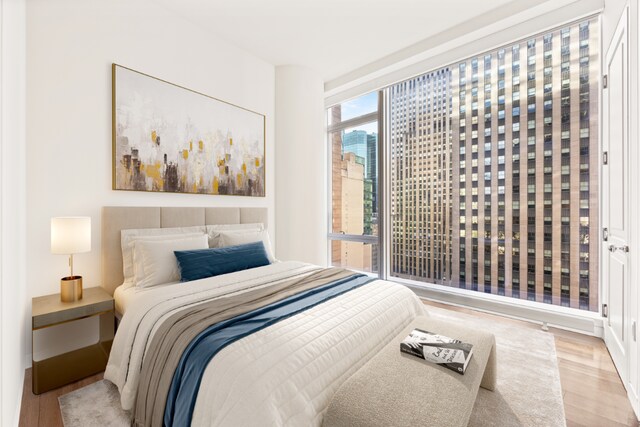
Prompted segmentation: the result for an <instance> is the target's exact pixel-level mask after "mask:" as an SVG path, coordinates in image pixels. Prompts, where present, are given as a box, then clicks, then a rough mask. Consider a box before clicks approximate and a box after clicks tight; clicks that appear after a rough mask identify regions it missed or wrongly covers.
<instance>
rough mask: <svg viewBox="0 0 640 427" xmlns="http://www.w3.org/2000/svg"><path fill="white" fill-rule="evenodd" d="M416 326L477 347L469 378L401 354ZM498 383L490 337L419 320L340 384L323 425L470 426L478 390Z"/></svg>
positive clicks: (426, 320)
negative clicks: (402, 345)
mask: <svg viewBox="0 0 640 427" xmlns="http://www.w3.org/2000/svg"><path fill="white" fill-rule="evenodd" d="M414 328H420V329H423V330H427V331H429V332H434V333H438V334H442V335H446V336H448V337H451V338H456V339H459V340H461V341H464V342H468V343H471V344H473V356H472V358H471V360H470V361H469V365H468V366H467V370H466V372H465V374H464V375H460V374H458V373H457V372H454V371H452V370H450V369H447V368H445V367H442V366H438V365H434V364H430V363H428V362H425V361H423V360H420V359H418V358H416V357H414V356H411V355H407V354H404V353H401V352H400V342H401V341H402V340H403V339H404V338H405V337H406V336H407V335H408V334H409V332H411V331H412V330H413V329H414ZM495 385H496V350H495V337H494V336H493V335H492V334H490V333H487V332H484V331H479V330H475V329H472V328H468V327H465V326H463V325H459V324H452V323H450V322H444V321H441V320H436V319H432V318H430V317H427V316H420V317H418V318H416V319H415V320H414V321H413V322H412V323H411V324H410V325H409V326H407V327H406V328H405V329H404V330H403V331H402V333H400V334H398V335H397V336H396V337H395V338H394V339H393V340H392V341H391V342H390V343H389V344H388V345H387V346H385V347H384V348H383V349H382V350H381V351H380V353H378V354H377V355H375V356H374V357H373V358H372V359H371V360H370V361H369V362H367V363H366V364H365V365H364V366H362V368H360V369H359V370H358V371H357V372H356V373H355V374H353V375H352V376H351V377H350V378H349V379H347V380H346V381H345V382H344V383H343V384H342V385H341V386H340V388H339V389H338V391H337V392H336V394H335V395H334V397H333V399H332V401H331V403H330V404H329V408H328V409H327V412H326V413H325V416H324V420H323V426H324V427H347V426H349V427H358V426H362V427H365V426H366V427H373V426H385V427H389V426H412V425H413V426H443V427H444V426H446V427H455V426H460V427H462V426H466V425H467V424H468V423H469V417H470V416H471V411H472V409H473V405H474V402H475V400H476V396H477V394H478V387H483V388H486V389H488V390H494V389H495Z"/></svg>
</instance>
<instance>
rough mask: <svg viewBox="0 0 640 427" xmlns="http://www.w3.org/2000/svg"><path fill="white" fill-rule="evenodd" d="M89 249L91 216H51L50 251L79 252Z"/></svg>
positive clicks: (66, 253)
mask: <svg viewBox="0 0 640 427" xmlns="http://www.w3.org/2000/svg"><path fill="white" fill-rule="evenodd" d="M90 250H91V218H90V217H88V216H73V217H57V218H51V253H54V254H65V255H71V254H79V253H82V252H89V251H90Z"/></svg>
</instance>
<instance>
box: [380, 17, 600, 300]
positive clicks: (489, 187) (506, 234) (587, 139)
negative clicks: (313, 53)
mask: <svg viewBox="0 0 640 427" xmlns="http://www.w3.org/2000/svg"><path fill="white" fill-rule="evenodd" d="M597 25H598V23H597V21H596V20H587V21H584V22H580V23H577V24H573V25H569V26H566V27H564V28H560V29H557V30H553V31H549V32H547V33H544V34H541V35H538V36H536V37H531V38H529V39H527V40H523V41H521V42H519V43H514V44H513V45H510V46H505V47H503V48H500V49H496V50H494V51H491V52H487V53H486V54H484V55H481V56H477V57H473V58H469V59H468V60H466V61H462V62H460V63H457V64H455V65H453V66H451V67H446V68H443V69H440V70H437V71H434V72H431V73H427V74H424V75H422V76H419V77H416V78H414V79H411V80H409V81H405V82H402V83H399V84H396V85H394V86H392V87H391V88H390V89H389V103H390V114H391V117H390V147H389V148H390V154H391V157H390V173H391V177H390V181H391V194H390V203H391V219H390V221H391V274H392V275H394V276H399V277H405V278H410V279H414V280H422V281H427V282H434V283H440V284H445V285H450V286H456V287H460V288H465V289H471V290H477V291H481V292H486V293H493V294H498V295H505V296H510V297H514V298H522V299H528V300H532V301H539V302H545V303H550V304H555V305H563V306H567V307H573V308H580V309H586V310H597V304H598V286H597V274H598V245H597V244H596V243H595V242H597V239H593V241H591V239H590V236H591V235H593V236H595V235H597V233H598V120H597V116H598V69H599V63H598V61H599V52H598V45H599V40H598V35H599V31H598V28H597Z"/></svg>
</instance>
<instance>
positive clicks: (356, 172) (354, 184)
mask: <svg viewBox="0 0 640 427" xmlns="http://www.w3.org/2000/svg"><path fill="white" fill-rule="evenodd" d="M340 170H341V181H342V182H341V185H340V188H341V200H342V203H343V207H342V211H341V218H340V222H341V224H342V228H343V232H344V233H345V234H355V235H362V234H363V232H364V229H365V226H366V225H365V224H366V216H365V213H366V209H365V204H366V197H365V196H366V191H367V187H369V193H370V191H371V183H370V182H369V184H368V185H367V184H366V182H367V180H366V179H365V173H364V159H363V158H362V157H359V156H356V155H355V154H354V153H345V154H344V155H343V159H342V164H341V169H340ZM369 197H370V194H369ZM333 245H334V246H335V247H336V250H339V251H340V258H339V259H340V264H338V263H337V262H336V260H335V259H333V260H332V261H333V265H341V266H348V267H349V268H355V269H357V270H364V271H371V268H372V257H371V250H372V248H371V245H368V244H362V243H359V242H347V241H334V242H333ZM337 248H339V249H337Z"/></svg>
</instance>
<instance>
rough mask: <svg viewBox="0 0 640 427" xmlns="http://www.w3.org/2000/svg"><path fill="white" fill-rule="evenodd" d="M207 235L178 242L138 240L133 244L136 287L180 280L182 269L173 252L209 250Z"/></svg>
mask: <svg viewBox="0 0 640 427" xmlns="http://www.w3.org/2000/svg"><path fill="white" fill-rule="evenodd" d="M208 248H209V238H208V236H207V235H206V234H201V235H199V236H194V237H182V238H180V239H176V240H136V241H135V242H134V244H133V263H134V272H135V273H134V274H135V285H136V286H137V287H139V288H147V287H149V286H155V285H161V284H163V283H169V282H177V281H178V280H180V269H179V267H178V261H177V260H176V256H175V254H174V253H173V251H186V250H191V249H208Z"/></svg>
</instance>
